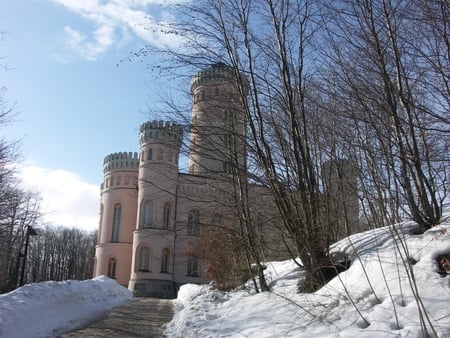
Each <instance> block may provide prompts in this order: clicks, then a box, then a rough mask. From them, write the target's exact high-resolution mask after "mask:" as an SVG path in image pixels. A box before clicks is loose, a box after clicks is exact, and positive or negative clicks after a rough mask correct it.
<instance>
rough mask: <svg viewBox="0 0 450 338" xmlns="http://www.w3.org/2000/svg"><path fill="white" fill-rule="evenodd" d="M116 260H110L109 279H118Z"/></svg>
mask: <svg viewBox="0 0 450 338" xmlns="http://www.w3.org/2000/svg"><path fill="white" fill-rule="evenodd" d="M116 265H117V263H116V259H115V258H114V257H112V258H110V259H109V260H108V277H109V278H114V279H115V278H116Z"/></svg>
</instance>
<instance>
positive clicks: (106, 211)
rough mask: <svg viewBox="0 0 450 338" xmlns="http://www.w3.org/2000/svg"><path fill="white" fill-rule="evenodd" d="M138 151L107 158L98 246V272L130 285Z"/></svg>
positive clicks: (104, 170) (115, 154)
mask: <svg viewBox="0 0 450 338" xmlns="http://www.w3.org/2000/svg"><path fill="white" fill-rule="evenodd" d="M138 169H139V157H138V153H131V152H129V153H126V152H121V153H113V154H110V155H108V156H106V157H105V160H104V162H103V173H104V181H103V183H102V185H101V188H100V190H101V206H100V225H99V231H98V240H97V246H96V249H95V262H96V267H95V273H94V274H95V276H99V275H106V276H109V277H111V278H115V279H116V280H117V282H118V283H119V284H121V285H125V286H126V285H127V284H128V280H129V277H130V268H131V253H132V241H133V231H134V228H135V225H136V208H137V197H138V192H137V184H138Z"/></svg>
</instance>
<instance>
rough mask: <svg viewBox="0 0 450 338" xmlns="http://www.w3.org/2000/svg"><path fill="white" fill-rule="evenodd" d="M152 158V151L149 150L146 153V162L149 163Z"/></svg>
mask: <svg viewBox="0 0 450 338" xmlns="http://www.w3.org/2000/svg"><path fill="white" fill-rule="evenodd" d="M152 158H153V149H151V148H150V149H149V150H148V152H147V161H151V160H152Z"/></svg>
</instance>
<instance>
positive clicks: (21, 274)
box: [19, 225, 37, 286]
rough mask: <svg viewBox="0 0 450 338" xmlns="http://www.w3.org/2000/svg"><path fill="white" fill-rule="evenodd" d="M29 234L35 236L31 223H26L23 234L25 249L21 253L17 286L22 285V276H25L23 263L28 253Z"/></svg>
mask: <svg viewBox="0 0 450 338" xmlns="http://www.w3.org/2000/svg"><path fill="white" fill-rule="evenodd" d="M30 236H37V232H36V230H34V229H33V228H32V227H31V225H27V234H26V236H25V251H24V253H23V260H22V271H21V272H20V282H19V286H22V285H23V277H24V276H25V264H26V261H27V254H28V244H29V241H30Z"/></svg>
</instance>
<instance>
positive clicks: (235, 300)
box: [0, 214, 450, 338]
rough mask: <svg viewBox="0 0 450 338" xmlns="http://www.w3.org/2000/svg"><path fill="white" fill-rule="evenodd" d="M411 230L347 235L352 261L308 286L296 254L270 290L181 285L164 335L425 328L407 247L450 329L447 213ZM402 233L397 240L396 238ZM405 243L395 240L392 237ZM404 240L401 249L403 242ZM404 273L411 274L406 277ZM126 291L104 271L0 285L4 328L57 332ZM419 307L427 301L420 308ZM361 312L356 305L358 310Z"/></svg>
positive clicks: (275, 272) (427, 298)
mask: <svg viewBox="0 0 450 338" xmlns="http://www.w3.org/2000/svg"><path fill="white" fill-rule="evenodd" d="M443 220H444V221H443V222H442V224H440V225H438V226H436V227H434V228H432V229H430V230H428V231H427V232H426V233H424V234H422V235H414V234H413V229H414V228H415V224H414V223H412V222H406V223H402V224H397V225H395V226H393V227H386V228H380V229H376V230H371V231H367V232H364V233H360V234H355V235H353V236H350V237H348V238H346V239H344V240H342V241H340V242H338V243H336V244H335V245H333V246H332V252H334V253H336V254H339V255H344V254H345V255H347V256H348V257H349V258H350V259H351V260H352V264H351V266H350V268H349V269H348V270H347V271H344V272H342V273H341V274H340V275H339V276H337V277H335V278H334V279H332V280H331V281H330V282H329V283H328V284H327V285H326V286H324V287H323V288H321V289H320V290H318V291H316V292H314V293H309V294H305V293H298V292H297V283H298V280H299V279H301V278H302V275H303V272H302V270H301V268H299V267H298V266H297V265H296V264H295V263H294V262H293V261H283V262H271V263H267V264H266V265H267V270H266V271H265V273H266V276H267V280H268V282H269V284H270V287H271V292H264V293H255V291H254V290H253V289H252V287H251V283H248V284H246V285H244V286H242V287H240V288H238V289H236V290H233V291H231V292H221V291H218V290H215V289H213V288H212V286H210V285H192V284H187V285H183V286H182V287H181V289H180V292H179V294H178V298H177V299H176V300H175V301H174V306H175V315H174V317H173V320H172V321H171V322H170V323H168V324H167V325H166V326H165V330H166V334H167V335H168V337H174V338H189V337H259V338H260V337H261V338H263V337H342V338H345V337H380V336H381V337H414V338H415V337H422V336H423V334H422V330H421V322H420V314H419V306H418V304H420V302H419V301H417V299H416V297H414V289H413V288H412V285H413V284H414V283H410V282H409V280H410V279H408V278H410V277H411V274H409V275H408V274H407V270H406V269H405V266H404V265H403V264H402V259H401V256H400V253H401V252H403V251H404V250H407V251H408V252H409V256H410V257H411V258H412V260H411V264H413V265H411V266H412V272H413V274H414V278H415V285H416V286H417V290H418V292H419V295H420V301H421V302H422V303H423V308H420V312H421V313H422V315H425V314H426V315H427V316H428V318H429V321H430V323H431V324H432V327H433V330H434V332H433V331H432V330H431V329H430V325H429V324H428V323H427V327H428V332H429V334H430V336H431V337H433V336H438V337H450V308H449V306H448V304H450V276H445V277H442V276H441V275H440V274H439V273H438V265H437V263H436V258H437V257H438V256H439V255H442V254H444V253H450V214H446V215H445V216H444V219H443ZM398 237H400V238H401V239H402V241H399V240H394V238H398ZM399 243H400V244H401V243H403V244H404V245H401V246H400V247H398V244H399ZM399 249H400V251H399ZM408 276H409V277H408ZM131 299H132V296H131V293H130V292H129V291H128V290H127V289H125V288H123V287H122V286H119V285H118V284H117V283H116V282H115V281H114V280H111V279H108V278H106V277H104V276H102V277H99V278H95V279H93V280H88V281H83V282H79V281H65V282H44V283H37V284H30V285H26V286H24V287H22V288H19V289H17V290H15V291H13V292H10V293H8V294H5V295H0V337H57V336H58V334H61V333H62V332H66V331H70V330H72V329H73V328H76V327H80V326H83V325H85V324H86V323H88V322H91V321H93V320H95V319H96V318H99V316H101V315H103V314H104V313H106V312H107V311H109V310H110V309H111V308H113V307H116V306H120V305H123V304H126V303H128V302H130V301H131ZM423 309H425V310H423ZM358 312H359V313H358Z"/></svg>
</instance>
